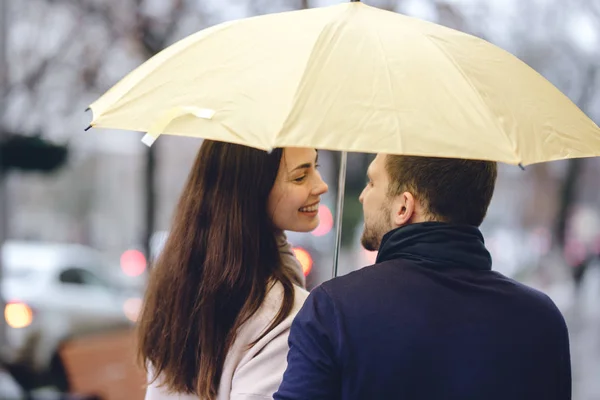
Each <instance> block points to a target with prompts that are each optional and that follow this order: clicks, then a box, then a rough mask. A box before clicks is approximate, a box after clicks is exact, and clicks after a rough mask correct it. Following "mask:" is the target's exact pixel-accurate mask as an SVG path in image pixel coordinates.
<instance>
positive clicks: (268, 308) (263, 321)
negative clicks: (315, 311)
mask: <svg viewBox="0 0 600 400" xmlns="http://www.w3.org/2000/svg"><path fill="white" fill-rule="evenodd" d="M293 288H294V303H293V306H292V309H291V310H290V313H289V315H288V316H287V317H286V318H285V319H284V320H283V321H281V323H280V325H283V326H289V325H291V323H292V320H293V319H294V317H295V316H296V314H297V313H298V311H300V308H302V305H303V304H304V301H306V298H307V297H308V292H307V291H306V290H305V289H303V288H301V287H300V286H298V285H293ZM283 293H284V288H283V285H282V284H281V282H278V281H276V282H274V283H271V284H270V286H269V288H268V290H267V294H266V296H265V299H264V300H263V304H262V305H261V306H260V308H259V309H258V311H257V312H256V313H255V315H254V316H253V317H251V318H250V320H252V319H254V320H255V322H256V324H257V325H264V328H263V329H260V330H261V331H264V329H266V328H267V327H269V326H270V325H271V323H272V322H273V320H274V319H275V318H276V317H277V314H278V313H279V310H280V309H281V305H282V303H283V297H284V296H283ZM250 320H249V321H248V322H250ZM257 328H258V326H257ZM261 333H262V332H261ZM261 333H260V334H261ZM260 334H259V336H260Z"/></svg>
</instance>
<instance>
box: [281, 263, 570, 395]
mask: <svg viewBox="0 0 600 400" xmlns="http://www.w3.org/2000/svg"><path fill="white" fill-rule="evenodd" d="M409 258H410V257H409ZM570 393H571V376H570V357H569V342H568V334H567V329H566V325H565V323H564V320H563V318H562V315H561V314H560V312H559V311H558V310H557V308H556V307H555V305H554V304H553V303H552V301H551V300H550V299H549V298H548V297H547V296H545V295H544V294H542V293H539V292H537V291H535V290H533V289H530V288H527V287H526V286H523V285H521V284H519V283H517V282H515V281H513V280H511V279H508V278H506V277H504V276H502V275H501V274H498V273H496V272H493V271H491V270H485V269H472V268H471V269H470V268H456V267H448V266H445V265H437V266H436V264H435V263H425V264H422V263H419V262H413V261H410V260H409V261H407V260H402V259H398V258H395V259H391V260H387V261H384V262H382V263H380V264H376V265H375V266H371V267H366V268H363V269H362V270H360V271H357V272H354V273H352V274H349V275H347V276H345V277H341V278H337V279H334V280H332V281H330V282H326V283H324V284H323V285H322V286H320V287H319V288H317V289H315V290H314V291H313V293H311V295H310V296H309V299H308V300H307V302H306V303H305V305H304V308H303V309H302V311H301V312H300V314H298V316H297V317H296V321H295V322H294V325H293V326H292V330H291V334H290V354H289V356H288V370H287V371H286V375H285V377H284V382H283V384H282V386H281V387H280V389H279V392H278V393H277V395H276V397H275V398H276V399H324V398H341V399H419V400H421V399H478V400H479V399H485V400H496V399H497V400H508V399H510V400H521V399H522V400H531V399H544V400H553V399H557V400H558V399H560V400H564V399H570Z"/></svg>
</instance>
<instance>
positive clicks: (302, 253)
mask: <svg viewBox="0 0 600 400" xmlns="http://www.w3.org/2000/svg"><path fill="white" fill-rule="evenodd" d="M292 250H293V251H294V254H295V255H296V258H297V259H298V261H300V265H302V272H303V273H304V276H307V275H308V274H310V271H311V270H312V266H313V259H312V257H311V255H310V253H309V252H308V251H306V250H304V249H303V248H302V247H294V248H293V249H292Z"/></svg>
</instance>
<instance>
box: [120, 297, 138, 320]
mask: <svg viewBox="0 0 600 400" xmlns="http://www.w3.org/2000/svg"><path fill="white" fill-rule="evenodd" d="M141 309H142V299H140V298H137V297H134V298H131V299H127V300H125V303H123V313H124V314H125V316H126V317H127V319H128V320H130V321H131V322H136V321H137V319H138V317H139V316H140V310H141Z"/></svg>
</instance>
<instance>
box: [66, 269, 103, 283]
mask: <svg viewBox="0 0 600 400" xmlns="http://www.w3.org/2000/svg"><path fill="white" fill-rule="evenodd" d="M59 280H60V282H61V283H66V284H72V285H88V286H99V287H107V286H108V285H107V284H106V283H105V282H104V281H102V280H101V279H100V278H98V277H97V276H96V275H94V274H93V273H91V272H90V271H88V270H85V269H82V268H69V269H66V270H64V271H63V272H61V273H60V276H59Z"/></svg>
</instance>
